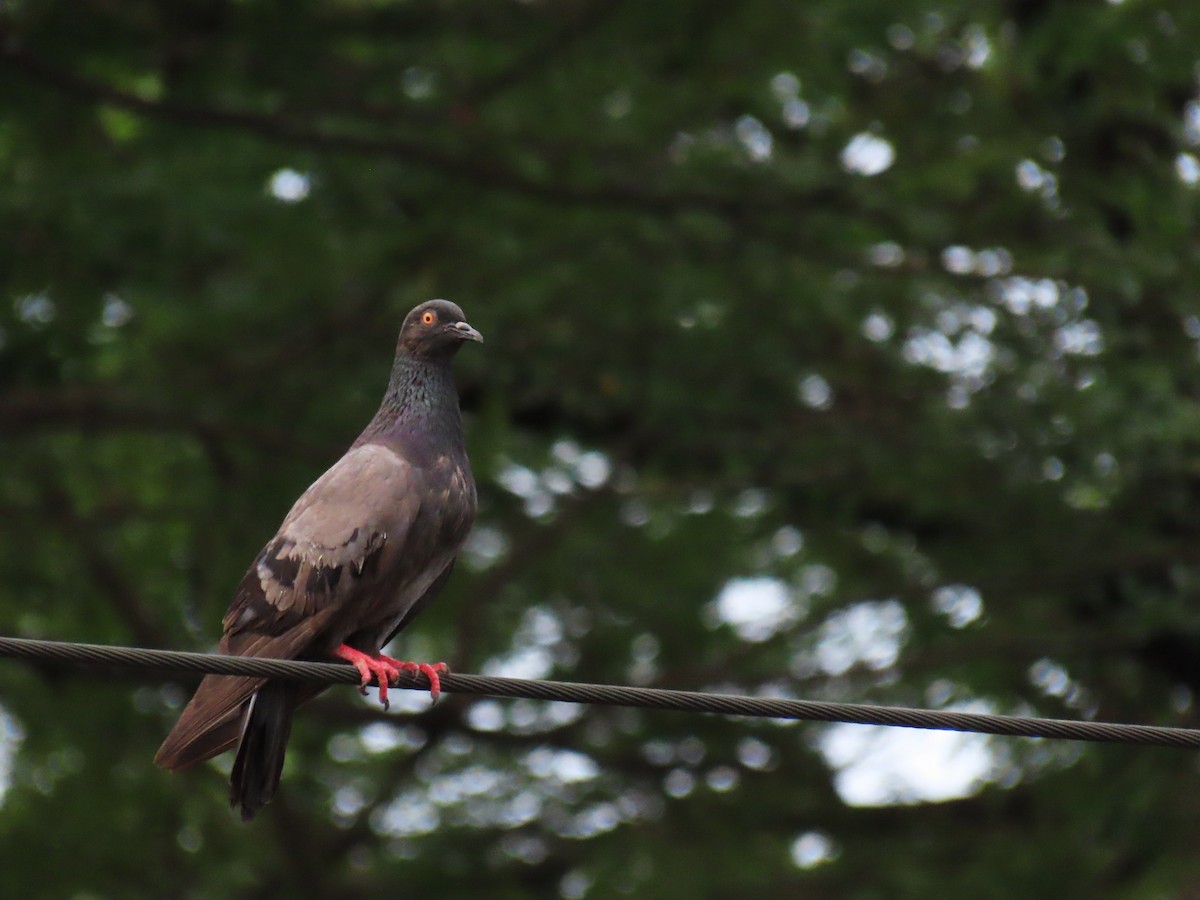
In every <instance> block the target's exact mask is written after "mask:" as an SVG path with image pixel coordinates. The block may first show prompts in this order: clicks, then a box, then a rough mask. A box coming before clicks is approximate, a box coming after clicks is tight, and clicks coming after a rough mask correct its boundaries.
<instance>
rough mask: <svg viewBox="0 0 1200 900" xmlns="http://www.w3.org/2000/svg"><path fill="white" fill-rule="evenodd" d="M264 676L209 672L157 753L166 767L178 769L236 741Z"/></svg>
mask: <svg viewBox="0 0 1200 900" xmlns="http://www.w3.org/2000/svg"><path fill="white" fill-rule="evenodd" d="M263 681H264V679H262V678H241V677H233V678H231V677H229V676H225V675H207V676H205V678H204V680H203V681H201V682H200V687H199V688H198V689H197V691H196V694H195V696H194V697H192V699H191V700H190V701H189V702H188V705H187V706H186V707H185V708H184V710H183V713H182V714H181V715H180V716H179V721H178V722H176V723H175V727H174V728H172V729H171V733H170V734H168V735H167V737H166V740H164V741H163V743H162V746H161V747H159V748H158V753H157V754H155V757H154V762H155V764H156V765H158V766H159V767H161V768H163V769H168V770H170V771H172V772H179V771H182V770H183V769H187V768H191V767H192V766H194V765H196V764H197V763H201V762H204V761H205V760H206V759H211V758H212V757H214V756H216V755H217V754H218V753H220V752H222V751H223V750H226V749H228V748H229V747H232V746H233V745H234V744H235V743H237V739H238V734H239V733H240V731H241V720H242V718H243V713H244V710H245V707H246V704H247V702H248V701H249V698H250V697H251V696H253V694H254V692H255V690H257V689H258V688H259V687H260V686H261V685H262V684H263Z"/></svg>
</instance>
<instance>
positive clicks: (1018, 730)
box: [0, 637, 1200, 747]
mask: <svg viewBox="0 0 1200 900" xmlns="http://www.w3.org/2000/svg"><path fill="white" fill-rule="evenodd" d="M0 657H9V658H13V659H24V660H31V661H35V662H56V663H64V664H71V665H92V666H104V667H118V668H140V669H146V670H153V671H158V672H192V673H203V674H211V675H248V676H259V677H267V678H289V679H298V680H305V681H325V682H329V683H338V684H358V683H359V680H360V678H359V674H358V671H357V670H356V669H355V668H354V667H353V666H351V665H348V664H345V663H323V662H308V661H302V660H291V659H266V658H260V657H246V656H223V655H220V654H214V653H187V652H182V651H177V650H149V649H144V648H140V647H117V646H109V645H105V644H77V643H71V642H67V641H41V640H30V639H27V638H12V637H0ZM441 683H442V690H443V691H444V692H445V693H448V694H470V695H475V696H486V697H506V698H510V697H515V698H525V699H530V700H557V701H565V702H569V703H584V704H594V705H603V706H625V707H639V708H644V709H661V710H674V711H679V712H695V713H715V714H720V715H729V716H751V717H759V718H775V719H797V720H803V721H814V722H848V723H853V724H858V725H885V726H891V727H900V728H925V729H934V730H943V731H968V732H975V733H979V734H997V735H1006V736H1010V737H1032V738H1053V739H1057V740H1071V741H1096V742H1106V743H1123V744H1142V745H1147V746H1158V747H1200V729H1192V728H1172V727H1165V726H1157V725H1127V724H1122V723H1116V722H1089V721H1081V720H1072V719H1042V718H1036V717H1032V716H1006V715H995V714H992V713H972V712H959V711H954V710H940V709H912V708H908V707H896V706H873V705H868V704H864V703H830V702H826V701H820V700H792V699H782V698H774V697H746V696H739V695H736V694H717V693H706V692H700V691H672V690H663V689H661V688H641V687H625V686H620V685H605V684H584V683H580V682H572V681H543V680H534V679H526V678H499V677H495V676H491V675H460V674H457V673H453V672H450V673H447V674H445V675H442V676H441ZM394 686H395V687H400V688H406V689H410V690H428V689H429V681H428V680H427V679H426V678H425V676H424V675H420V674H417V673H408V672H404V673H401V676H400V679H399V682H398V683H397V684H396V685H394Z"/></svg>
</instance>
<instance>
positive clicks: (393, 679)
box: [333, 644, 450, 710]
mask: <svg viewBox="0 0 1200 900" xmlns="http://www.w3.org/2000/svg"><path fill="white" fill-rule="evenodd" d="M333 655H334V656H336V657H338V658H339V659H344V660H346V662H348V663H350V664H351V665H353V666H354V668H356V669H358V674H359V675H361V676H362V683H361V684H360V685H359V688H358V690H359V692H360V693H362V694H366V692H367V685H368V684H370V683H371V681H372V679H374V681H375V683H376V684H378V685H379V702H380V703H382V704H383V708H384V709H385V710H386V709H388V708H389V707H390V704H389V703H388V686H389V685H392V684H396V683H397V682H398V681H399V679H400V673H401V672H420V673H421V674H422V675H424V676H425V677H426V678H428V679H429V696H430V697H431V698H432V699H434V700H437V698H438V696H439V695H440V694H441V693H442V680H441V679H440V678H439V677H438V676H439V674H442V675H444V674H445V673H447V672H449V671H450V667H449V666H447V665H446V664H445V663H444V662H439V663H415V662H405V661H404V660H400V659H392V657H390V656H384V655H383V654H382V653H381V654H379V655H377V656H371V655H370V654H368V653H363V652H362V651H361V650H355V649H354V648H353V647H348V646H346V645H345V644H342V645H340V646H339V647H338V648H337V649H336V650H334V651H333Z"/></svg>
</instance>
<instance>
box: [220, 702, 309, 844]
mask: <svg viewBox="0 0 1200 900" xmlns="http://www.w3.org/2000/svg"><path fill="white" fill-rule="evenodd" d="M299 690H300V685H299V684H298V683H297V682H294V681H268V682H266V683H265V684H263V686H262V687H260V688H259V689H258V691H256V692H255V694H254V696H253V697H251V699H250V702H249V704H248V706H247V708H246V713H245V716H244V717H243V720H242V723H243V724H242V735H241V741H240V742H239V744H238V752H237V759H235V760H234V762H233V772H232V773H230V776H229V805H230V806H232V807H233V808H234V809H236V810H238V812H240V813H241V816H242V820H243V821H245V822H248V821H250V820H251V819H253V818H254V815H255V814H256V813H257V812H258V811H259V810H260V809H262V808H263V807H264V806H265V805H266V804H267V802H268V801H269V800H270V799H271V798H272V797H274V796H275V790H276V789H277V788H278V787H279V776H280V774H281V773H282V772H283V756H284V753H285V752H286V750H287V742H288V735H289V734H291V731H292V713H293V712H294V711H295V709H296V704H297V702H298V699H299V697H298V695H299Z"/></svg>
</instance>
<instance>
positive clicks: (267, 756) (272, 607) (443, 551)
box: [154, 300, 483, 821]
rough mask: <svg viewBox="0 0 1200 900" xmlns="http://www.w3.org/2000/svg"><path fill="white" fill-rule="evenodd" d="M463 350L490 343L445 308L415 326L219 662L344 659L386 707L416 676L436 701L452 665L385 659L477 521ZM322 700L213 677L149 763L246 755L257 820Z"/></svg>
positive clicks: (244, 591)
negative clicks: (464, 412)
mask: <svg viewBox="0 0 1200 900" xmlns="http://www.w3.org/2000/svg"><path fill="white" fill-rule="evenodd" d="M468 341H477V342H480V343H482V341H483V337H482V336H481V335H480V333H479V332H478V331H476V330H475V329H474V328H472V327H471V326H470V325H469V324H468V323H467V321H466V320H465V318H464V317H463V312H462V310H461V309H459V307H458V306H456V305H455V304H453V303H450V302H449V301H446V300H430V301H429V302H427V303H422V304H420V305H419V306H417V307H416V308H415V309H413V310H412V312H410V313H409V314H408V316H407V317H405V319H404V324H403V325H402V326H401V328H400V337H399V339H398V341H397V344H396V360H395V363H394V364H393V366H392V374H391V379H390V380H389V382H388V386H387V392H386V393H385V394H384V397H383V402H382V403H380V405H379V411H378V412H376V413H375V417H374V418H373V419H371V421H370V423H369V424H368V425H367V427H366V428H365V429H363V432H362V434H360V435H359V436H358V439H357V440H355V442H354V443H353V444H352V445H351V447H350V449H349V450H347V451H346V454H345V455H344V456H343V457H342V458H341V459H339V460H338V461H337V462H336V463H334V465H333V466H332V467H331V468H330V469H329V470H328V471H327V472H326V473H325V474H324V475H322V476H321V477H320V478H318V479H317V480H316V481H315V482H313V484H312V486H311V487H309V489H308V490H307V491H305V492H304V493H303V494H302V495H301V497H300V499H299V500H297V501H296V503H295V505H294V506H293V507H292V509H291V511H290V512H289V513H288V514H287V517H286V518H285V519H284V520H283V524H282V525H281V526H280V527H279V531H278V532H277V533H276V535H275V536H274V537H273V538H271V539H270V540H269V541H267V544H266V546H265V547H264V548H263V550H262V552H261V553H259V555H258V557H257V558H256V559H255V560H254V562H253V564H252V565H251V566H250V570H249V571H248V572H247V573H246V575H245V577H244V578H243V579H242V581H241V584H239V585H238V587H237V591H236V593H235V594H234V597H233V602H232V603H231V604H230V606H229V611H228V612H227V613H226V614H225V618H224V620H223V622H222V625H223V627H224V633H223V635H222V637H221V642H220V652H221V653H226V654H231V655H234V656H263V657H270V658H275V659H307V660H328V659H330V658H338V659H343V660H345V661H347V662H349V663H351V664H353V665H354V666H355V668H357V669H358V672H359V674H360V675H361V676H362V684H361V687H360V690H361V691H362V692H363V693H366V686H367V684H368V683H370V681H371V680H372V679H374V680H375V681H376V682H377V684H378V686H379V699H380V701H381V702H382V703H383V705H384V707H385V708H386V707H387V698H388V684H389V682H392V683H394V682H395V680H396V678H397V677H398V676H399V673H400V672H401V671H405V670H407V671H419V672H422V673H424V674H425V675H426V676H427V677H428V679H429V683H430V693H431V694H432V696H433V698H434V699H436V698H437V695H438V693H439V692H440V690H441V684H440V680H439V677H438V676H439V674H440V673H444V672H445V671H447V670H446V666H445V664H444V663H436V664H433V665H430V664H427V663H412V662H404V661H401V660H397V659H392V658H391V657H388V656H383V655H382V654H381V652H380V651H381V649H382V648H383V647H384V646H385V645H386V644H387V643H388V642H389V641H390V640H391V639H392V638H393V637H394V636H395V635H397V634H398V633H399V632H400V631H402V630H403V629H404V628H406V627H407V626H408V625H409V624H410V623H411V622H412V620H413V619H414V618H416V617H417V615H418V614H419V613H420V612H421V611H422V610H423V609H425V607H426V606H428V605H429V602H430V601H431V600H432V599H433V598H434V597H435V596H437V593H438V591H440V590H441V588H442V586H443V585H444V584H445V583H446V579H447V578H448V577H449V576H450V570H451V569H452V568H453V567H454V560H455V558H456V557H457V555H458V551H459V550H460V548H461V547H462V545H463V541H464V540H465V539H466V537H467V532H468V531H469V530H470V528H471V525H472V523H473V522H474V519H475V510H476V497H475V480H474V478H473V477H472V475H471V468H470V464H469V463H468V461H467V454H466V447H465V442H464V440H463V426H462V417H461V415H460V413H459V408H458V394H457V393H456V392H455V389H454V383H453V381H452V378H451V369H450V367H451V362H452V361H453V359H454V355H455V354H456V353H457V352H458V350H459V348H461V347H462V345H463V344H464V343H466V342H468ZM325 687H326V685H323V684H318V683H315V682H312V683H310V682H298V681H283V680H268V679H265V678H248V677H240V676H221V675H208V676H206V677H205V678H204V680H203V681H202V682H201V683H200V687H199V688H198V689H197V690H196V693H195V695H194V696H193V697H192V699H191V701H190V702H189V703H188V705H187V706H186V707H185V708H184V710H183V712H182V713H181V714H180V717H179V721H178V722H176V724H175V727H174V728H173V729H171V732H170V734H168V735H167V737H166V740H164V741H163V744H162V746H161V747H160V748H159V750H158V753H157V755H156V756H155V759H154V761H155V763H156V764H157V765H159V766H161V767H162V768H164V769H168V770H170V771H172V772H178V771H180V770H182V769H186V768H188V767H190V766H194V765H196V764H197V763H200V762H203V761H205V760H207V759H210V758H212V757H213V756H216V755H217V754H218V753H221V752H223V751H224V750H226V749H228V748H230V747H233V746H234V745H237V748H238V750H237V757H236V759H235V761H234V764H233V771H232V773H231V776H230V791H229V801H230V805H231V806H232V807H233V808H234V809H235V810H237V811H239V812H240V814H241V816H242V819H243V820H246V821H249V820H250V819H252V818H253V817H254V815H255V814H256V813H257V812H258V811H259V810H261V809H262V807H263V806H264V805H265V804H266V803H267V802H268V801H269V800H270V799H271V798H272V797H273V796H274V794H275V792H276V790H277V789H278V787H279V778H280V774H281V772H282V770H283V760H284V752H285V750H286V749H287V741H288V735H289V732H290V731H291V723H292V713H293V712H294V710H295V708H296V707H297V706H298V705H299V704H301V703H303V702H305V701H306V700H308V699H310V698H312V697H313V696H315V695H316V694H318V693H320V692H321V691H322V690H324V688H325Z"/></svg>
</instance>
